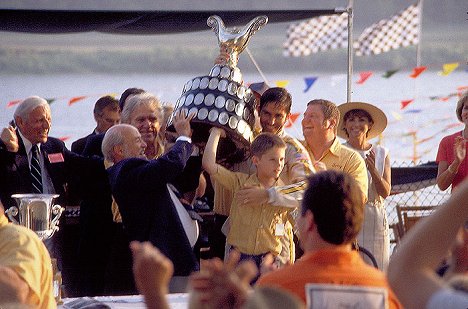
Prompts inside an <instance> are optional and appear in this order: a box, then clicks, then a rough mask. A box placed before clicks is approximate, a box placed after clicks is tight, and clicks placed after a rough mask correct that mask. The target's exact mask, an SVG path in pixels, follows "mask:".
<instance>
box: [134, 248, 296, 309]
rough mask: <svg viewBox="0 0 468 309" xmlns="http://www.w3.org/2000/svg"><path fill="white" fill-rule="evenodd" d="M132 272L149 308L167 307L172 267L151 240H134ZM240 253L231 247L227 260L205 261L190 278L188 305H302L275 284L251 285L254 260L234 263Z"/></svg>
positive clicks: (250, 306) (209, 306)
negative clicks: (266, 285)
mask: <svg viewBox="0 0 468 309" xmlns="http://www.w3.org/2000/svg"><path fill="white" fill-rule="evenodd" d="M130 248H131V250H132V254H133V261H134V262H133V273H134V276H135V282H136V285H137V287H138V291H139V292H140V293H141V294H143V295H144V297H145V302H146V306H147V308H149V309H167V308H170V305H169V303H168V302H167V299H166V295H167V293H168V292H169V289H168V286H169V280H170V278H171V276H172V273H173V271H174V268H173V265H172V262H171V260H169V259H168V258H167V257H165V256H164V254H162V253H161V251H159V250H158V249H157V248H155V247H154V246H153V245H151V243H149V242H144V243H140V242H137V241H133V242H132V243H131V244H130ZM238 261H239V253H238V252H236V251H233V252H232V253H231V255H230V256H229V258H228V260H227V262H226V263H223V262H222V261H221V260H219V259H217V258H216V259H212V260H209V261H205V262H206V263H204V264H203V271H202V272H197V273H194V274H193V275H192V276H191V278H190V287H191V290H190V302H189V308H192V309H195V308H203V309H207V308H213V309H215V308H252V309H253V308H258V309H263V308H281V309H282V308H291V309H295V308H304V305H303V304H302V302H301V301H300V300H299V299H297V298H296V297H295V296H293V295H290V294H289V293H286V292H284V291H281V290H279V289H275V288H269V287H263V288H256V289H252V288H251V287H250V284H249V282H250V280H251V279H252V278H253V277H254V276H255V274H256V273H257V270H256V267H255V265H254V263H253V262H251V261H246V262H243V263H241V264H240V265H238V266H236V265H237V263H238Z"/></svg>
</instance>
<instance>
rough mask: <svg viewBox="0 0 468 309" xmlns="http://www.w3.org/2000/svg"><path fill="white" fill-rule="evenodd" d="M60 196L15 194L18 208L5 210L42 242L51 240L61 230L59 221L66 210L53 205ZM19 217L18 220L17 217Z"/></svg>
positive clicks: (9, 216)
mask: <svg viewBox="0 0 468 309" xmlns="http://www.w3.org/2000/svg"><path fill="white" fill-rule="evenodd" d="M58 196H59V195H58V194H13V195H12V196H11V197H12V198H13V199H14V200H15V201H16V203H17V204H18V207H15V206H13V207H10V208H8V209H7V210H5V214H7V216H8V218H10V220H11V221H12V222H13V223H15V224H19V225H22V226H25V227H27V228H28V229H31V230H33V231H34V232H35V233H36V234H37V236H39V238H40V239H41V240H45V239H48V238H51V237H52V235H53V234H54V233H55V232H56V231H58V230H59V227H58V221H59V219H60V216H61V215H62V212H63V211H64V210H65V209H64V208H63V207H61V206H60V205H53V201H54V199H56V198H57V197H58ZM16 216H18V220H16V219H15V217H16Z"/></svg>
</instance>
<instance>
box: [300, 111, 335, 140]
mask: <svg viewBox="0 0 468 309" xmlns="http://www.w3.org/2000/svg"><path fill="white" fill-rule="evenodd" d="M328 122H329V121H328V120H327V121H326V120H325V115H324V114H323V111H322V108H321V107H320V105H317V104H310V105H309V106H307V109H306V111H305V112H304V118H303V119H302V133H303V134H304V137H307V136H310V135H316V134H323V133H324V132H325V131H326V130H327V127H328V125H329V124H328Z"/></svg>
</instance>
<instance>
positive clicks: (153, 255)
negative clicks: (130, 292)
mask: <svg viewBox="0 0 468 309" xmlns="http://www.w3.org/2000/svg"><path fill="white" fill-rule="evenodd" d="M130 249H131V250H132V255H133V274H134V277H135V283H136V286H137V288H138V291H140V293H142V294H143V295H144V296H145V300H146V302H147V305H148V308H158V307H159V308H162V307H161V306H159V305H160V303H161V302H165V297H166V294H167V293H169V281H170V280H171V277H172V274H173V272H174V265H173V264H172V262H171V261H170V260H169V259H168V258H167V257H165V256H164V254H162V253H161V252H160V251H159V250H158V249H157V248H155V247H154V246H153V245H152V244H151V243H149V242H143V243H140V242H138V241H132V242H131V243H130ZM150 304H151V305H150Z"/></svg>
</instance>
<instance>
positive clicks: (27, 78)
mask: <svg viewBox="0 0 468 309" xmlns="http://www.w3.org/2000/svg"><path fill="white" fill-rule="evenodd" d="M208 70H209V69H207V72H200V74H198V75H205V74H206V73H208ZM409 74H410V72H402V71H400V72H397V73H396V74H395V75H393V76H392V77H391V78H390V79H385V78H382V77H381V75H382V73H381V72H374V75H373V76H372V77H371V78H369V79H368V80H367V81H366V82H365V83H364V84H363V85H358V84H356V81H357V80H358V76H357V75H358V74H355V76H354V77H353V85H352V86H353V93H352V100H353V101H363V102H369V103H373V104H375V105H377V106H379V107H380V108H381V109H382V110H384V112H385V113H386V114H387V117H388V119H389V125H388V126H387V129H386V131H385V132H384V135H383V139H382V141H381V142H382V144H384V145H385V146H386V147H388V148H389V149H390V155H391V158H392V161H399V162H401V161H410V160H411V159H413V157H414V156H415V155H416V156H417V158H416V159H417V161H427V160H434V159H435V156H436V152H437V147H438V143H439V141H440V139H441V138H442V137H443V136H444V135H447V134H450V133H452V132H455V131H457V130H460V129H461V128H462V127H461V126H458V127H453V128H448V129H446V128H447V127H448V126H449V125H450V124H456V123H458V120H457V118H456V116H455V106H456V102H457V100H458V98H457V97H456V96H455V97H450V98H448V100H447V101H441V100H431V99H430V97H432V96H447V95H449V94H452V93H456V92H457V87H462V86H468V80H467V76H468V74H467V72H466V71H460V70H458V71H456V72H453V73H452V74H450V75H449V76H446V77H442V76H439V75H438V74H437V72H424V73H422V74H421V75H420V76H419V77H418V78H417V79H412V78H410V77H408V75H409ZM311 76H316V77H318V79H317V81H316V82H315V84H314V85H313V86H312V87H311V88H310V90H309V91H308V92H306V93H304V89H305V82H304V78H305V77H311ZM193 77H195V75H194V74H95V75H91V74H81V75H80V74H73V75H71V74H62V75H0V93H1V99H0V111H1V112H0V124H1V125H2V126H5V125H6V124H7V123H8V121H9V120H11V119H12V116H13V112H14V109H15V107H14V106H13V107H7V104H8V102H10V101H13V100H18V99H22V98H25V97H27V96H30V95H39V96H41V97H44V98H47V99H49V98H54V99H55V101H54V102H53V103H52V104H51V109H52V129H51V133H50V134H51V136H55V137H61V138H67V139H66V141H65V142H66V144H67V146H70V145H71V142H73V141H74V140H76V139H78V138H80V137H83V136H85V135H87V134H89V133H90V132H91V131H92V130H93V129H94V126H95V123H94V119H93V117H92V110H93V107H94V103H95V101H96V100H97V99H98V98H99V97H101V96H103V95H108V94H113V95H115V96H116V97H117V98H118V97H119V96H120V94H121V93H122V92H123V91H124V90H125V89H126V88H129V87H140V88H143V89H146V90H147V91H149V92H152V93H154V94H156V95H157V96H159V97H160V98H161V101H162V102H175V101H176V100H177V99H178V97H179V96H180V94H181V91H182V88H183V85H184V84H185V82H186V81H188V80H189V79H191V78H193ZM267 78H268V79H269V83H270V85H275V82H276V81H280V80H286V81H288V82H289V83H288V85H287V86H286V88H287V89H288V90H289V91H290V92H291V94H292V96H293V107H292V112H293V113H301V114H302V112H303V111H304V109H305V106H306V104H307V102H308V101H310V100H311V99H315V98H324V99H329V100H331V101H333V102H335V103H338V104H339V103H342V102H345V101H346V75H345V74H332V73H297V74H291V73H287V74H281V73H276V74H267ZM244 81H245V82H246V83H250V82H259V81H262V79H261V77H260V75H258V74H245V75H244ZM79 96H85V98H84V99H83V100H80V101H78V102H76V103H74V104H72V105H71V106H69V104H68V102H69V100H70V99H71V98H73V97H79ZM408 99H415V101H414V102H413V103H411V104H410V105H408V106H407V107H406V108H405V109H404V110H401V109H400V105H401V101H402V100H408ZM399 117H401V119H400V120H398V119H397V118H399ZM301 118H302V117H299V119H298V120H297V121H296V122H295V123H294V125H293V126H292V127H291V128H289V129H287V131H288V132H289V133H290V134H292V135H293V136H295V137H298V138H301V136H302V132H301V125H300V121H301ZM444 130H445V131H444ZM411 132H414V133H411ZM410 133H411V134H410Z"/></svg>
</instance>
